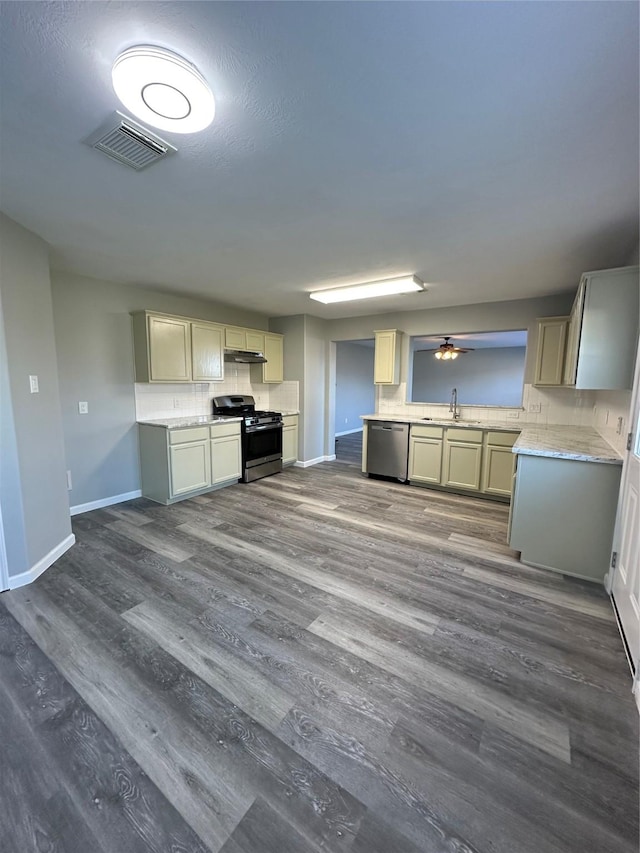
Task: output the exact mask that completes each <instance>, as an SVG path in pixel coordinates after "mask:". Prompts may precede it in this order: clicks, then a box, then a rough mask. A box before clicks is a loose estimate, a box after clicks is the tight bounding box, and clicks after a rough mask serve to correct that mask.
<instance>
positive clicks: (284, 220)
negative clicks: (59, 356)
mask: <svg viewBox="0 0 640 853" xmlns="http://www.w3.org/2000/svg"><path fill="white" fill-rule="evenodd" d="M1 15H2V20H1V22H0V23H1V45H0V47H1V59H0V62H1V67H0V71H1V81H2V82H1V86H2V88H1V90H0V97H1V100H0V108H1V133H2V135H1V137H0V144H1V149H0V158H1V159H0V169H1V181H2V183H1V188H0V189H1V195H0V204H1V205H2V209H3V210H4V211H5V212H6V213H7V214H8V215H9V216H11V217H12V218H14V219H15V220H17V221H18V222H20V223H22V224H23V225H25V226H26V227H27V228H30V229H31V230H33V231H35V232H36V233H38V234H40V235H41V236H42V237H43V238H44V239H45V240H47V241H48V242H49V243H50V244H51V246H52V264H53V266H54V267H56V268H58V269H64V270H72V271H75V272H78V273H81V274H84V275H89V276H93V277H97V278H104V279H109V280H114V281H122V282H132V283H142V284H145V285H149V286H156V287H158V286H159V287H162V288H166V289H170V290H176V291H183V292H185V293H191V294H194V295H199V296H204V297H211V298H214V299H216V300H221V301H223V302H228V303H232V304H235V305H244V306H247V307H251V308H252V309H254V310H258V311H262V312H265V313H267V314H269V315H272V316H273V315H280V314H297V313H309V314H315V315H317V316H320V317H342V316H349V315H356V314H368V313H375V312H377V311H387V310H412V309H414V308H427V307H440V306H446V305H458V304H464V303H474V302H486V301H495V300H503V299H518V298H524V297H528V296H538V295H545V294H549V293H554V292H558V291H566V290H569V289H572V288H575V287H576V286H577V283H578V277H579V274H580V273H581V272H582V271H583V270H585V269H592V268H598V267H606V266H611V265H619V264H620V263H624V261H625V259H626V257H627V255H628V254H629V253H630V251H631V249H632V247H633V245H634V243H635V241H636V240H637V237H638V5H637V4H636V3H634V2H628V3H626V2H615V3H613V2H602V3H600V2H571V3H564V2H546V3H542V2H531V3H530V2H518V3H515V2H514V3H488V2H483V3H456V2H435V3H431V2H422V3H396V2H392V3H385V2H379V3H349V2H345V3H306V2H302V3H296V2H283V3H269V2H260V3H207V2H196V3H190V2H180V3H178V2H171V3H154V2H142V3H138V2H126V3H115V2H114V3H102V2H95V3H93V2H70V3H46V4H45V3H21V2H5V3H2V7H1ZM140 43H151V44H158V45H162V46H165V47H169V48H172V49H174V50H176V51H177V52H179V53H182V54H183V55H184V56H185V57H186V58H187V59H189V60H190V61H192V62H193V63H194V64H196V65H197V66H198V67H199V69H200V70H201V71H202V72H203V74H204V75H205V76H206V77H207V79H208V80H209V83H210V85H211V88H212V89H213V92H214V94H215V96H216V100H217V113H216V118H215V121H214V123H213V125H212V126H211V127H210V128H208V129H207V130H206V131H203V132H202V133H199V134H196V135H194V136H191V137H183V136H178V135H173V136H169V135H166V136H167V138H168V139H169V140H170V141H171V142H173V143H174V144H176V145H177V147H178V148H179V153H178V154H177V155H176V156H174V157H172V158H169V159H167V160H166V161H164V162H161V163H159V164H157V165H155V166H153V167H151V168H150V169H148V170H147V171H144V172H141V173H135V172H133V171H131V170H129V169H126V168H125V167H123V166H120V165H118V164H116V163H113V162H111V161H110V160H108V159H106V158H104V157H103V156H101V155H99V154H98V153H96V152H95V151H93V150H91V149H90V148H88V147H87V146H84V145H82V144H81V140H82V139H84V138H85V137H86V136H88V135H89V134H90V133H91V132H92V131H93V130H94V129H95V128H96V127H97V126H98V125H99V124H100V123H101V122H102V121H103V120H104V119H105V118H106V116H107V115H108V114H109V113H111V112H113V110H114V109H117V108H118V107H119V104H118V102H117V100H116V97H115V95H114V93H113V91H112V88H111V82H110V70H111V65H112V62H113V60H114V58H115V57H116V55H117V54H118V53H119V52H120V51H122V50H123V49H125V48H126V47H129V46H131V45H134V44H140ZM161 135H162V134H161ZM403 273H416V274H417V275H419V276H420V277H421V278H422V279H424V280H425V281H426V282H428V283H429V285H430V287H429V292H428V293H427V294H424V295H416V296H402V297H393V298H388V299H384V300H375V302H374V303H373V304H372V303H370V302H360V303H344V304H340V305H335V306H321V305H319V304H317V303H314V302H312V301H311V300H310V299H309V298H308V296H307V292H308V291H309V290H312V289H316V288H319V287H324V286H331V285H340V284H348V283H353V282H358V281H363V280H367V279H376V278H383V277H387V276H390V275H401V274H403Z"/></svg>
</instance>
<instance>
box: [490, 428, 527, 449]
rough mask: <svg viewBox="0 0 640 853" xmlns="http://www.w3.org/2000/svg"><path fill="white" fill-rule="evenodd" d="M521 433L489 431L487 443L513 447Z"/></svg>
mask: <svg viewBox="0 0 640 853" xmlns="http://www.w3.org/2000/svg"><path fill="white" fill-rule="evenodd" d="M519 435H520V433H519V432H491V431H489V432H488V433H487V444H493V445H498V446H499V447H513V445H514V444H515V443H516V439H517V438H518V436H519Z"/></svg>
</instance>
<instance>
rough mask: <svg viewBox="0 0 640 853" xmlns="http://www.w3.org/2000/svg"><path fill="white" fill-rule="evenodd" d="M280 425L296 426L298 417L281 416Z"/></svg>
mask: <svg viewBox="0 0 640 853" xmlns="http://www.w3.org/2000/svg"><path fill="white" fill-rule="evenodd" d="M282 424H283V426H286V427H288V426H298V416H297V415H283V416H282Z"/></svg>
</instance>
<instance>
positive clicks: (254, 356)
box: [224, 349, 267, 364]
mask: <svg viewBox="0 0 640 853" xmlns="http://www.w3.org/2000/svg"><path fill="white" fill-rule="evenodd" d="M224 360H225V361H231V362H235V364H266V363H267V359H266V358H265V357H264V355H263V354H262V353H261V352H247V351H246V350H238V349H226V350H225V351H224Z"/></svg>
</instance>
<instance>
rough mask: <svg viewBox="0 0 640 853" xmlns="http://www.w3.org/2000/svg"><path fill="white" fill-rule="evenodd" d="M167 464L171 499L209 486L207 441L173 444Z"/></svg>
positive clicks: (209, 468)
mask: <svg viewBox="0 0 640 853" xmlns="http://www.w3.org/2000/svg"><path fill="white" fill-rule="evenodd" d="M169 463H170V467H171V475H170V483H171V497H172V498H173V497H176V496H177V495H182V494H184V493H185V492H195V491H196V490H198V489H205V488H206V487H207V486H210V485H211V459H210V454H209V442H208V441H192V442H189V443H188V444H174V445H173V446H171V447H170V448H169Z"/></svg>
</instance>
